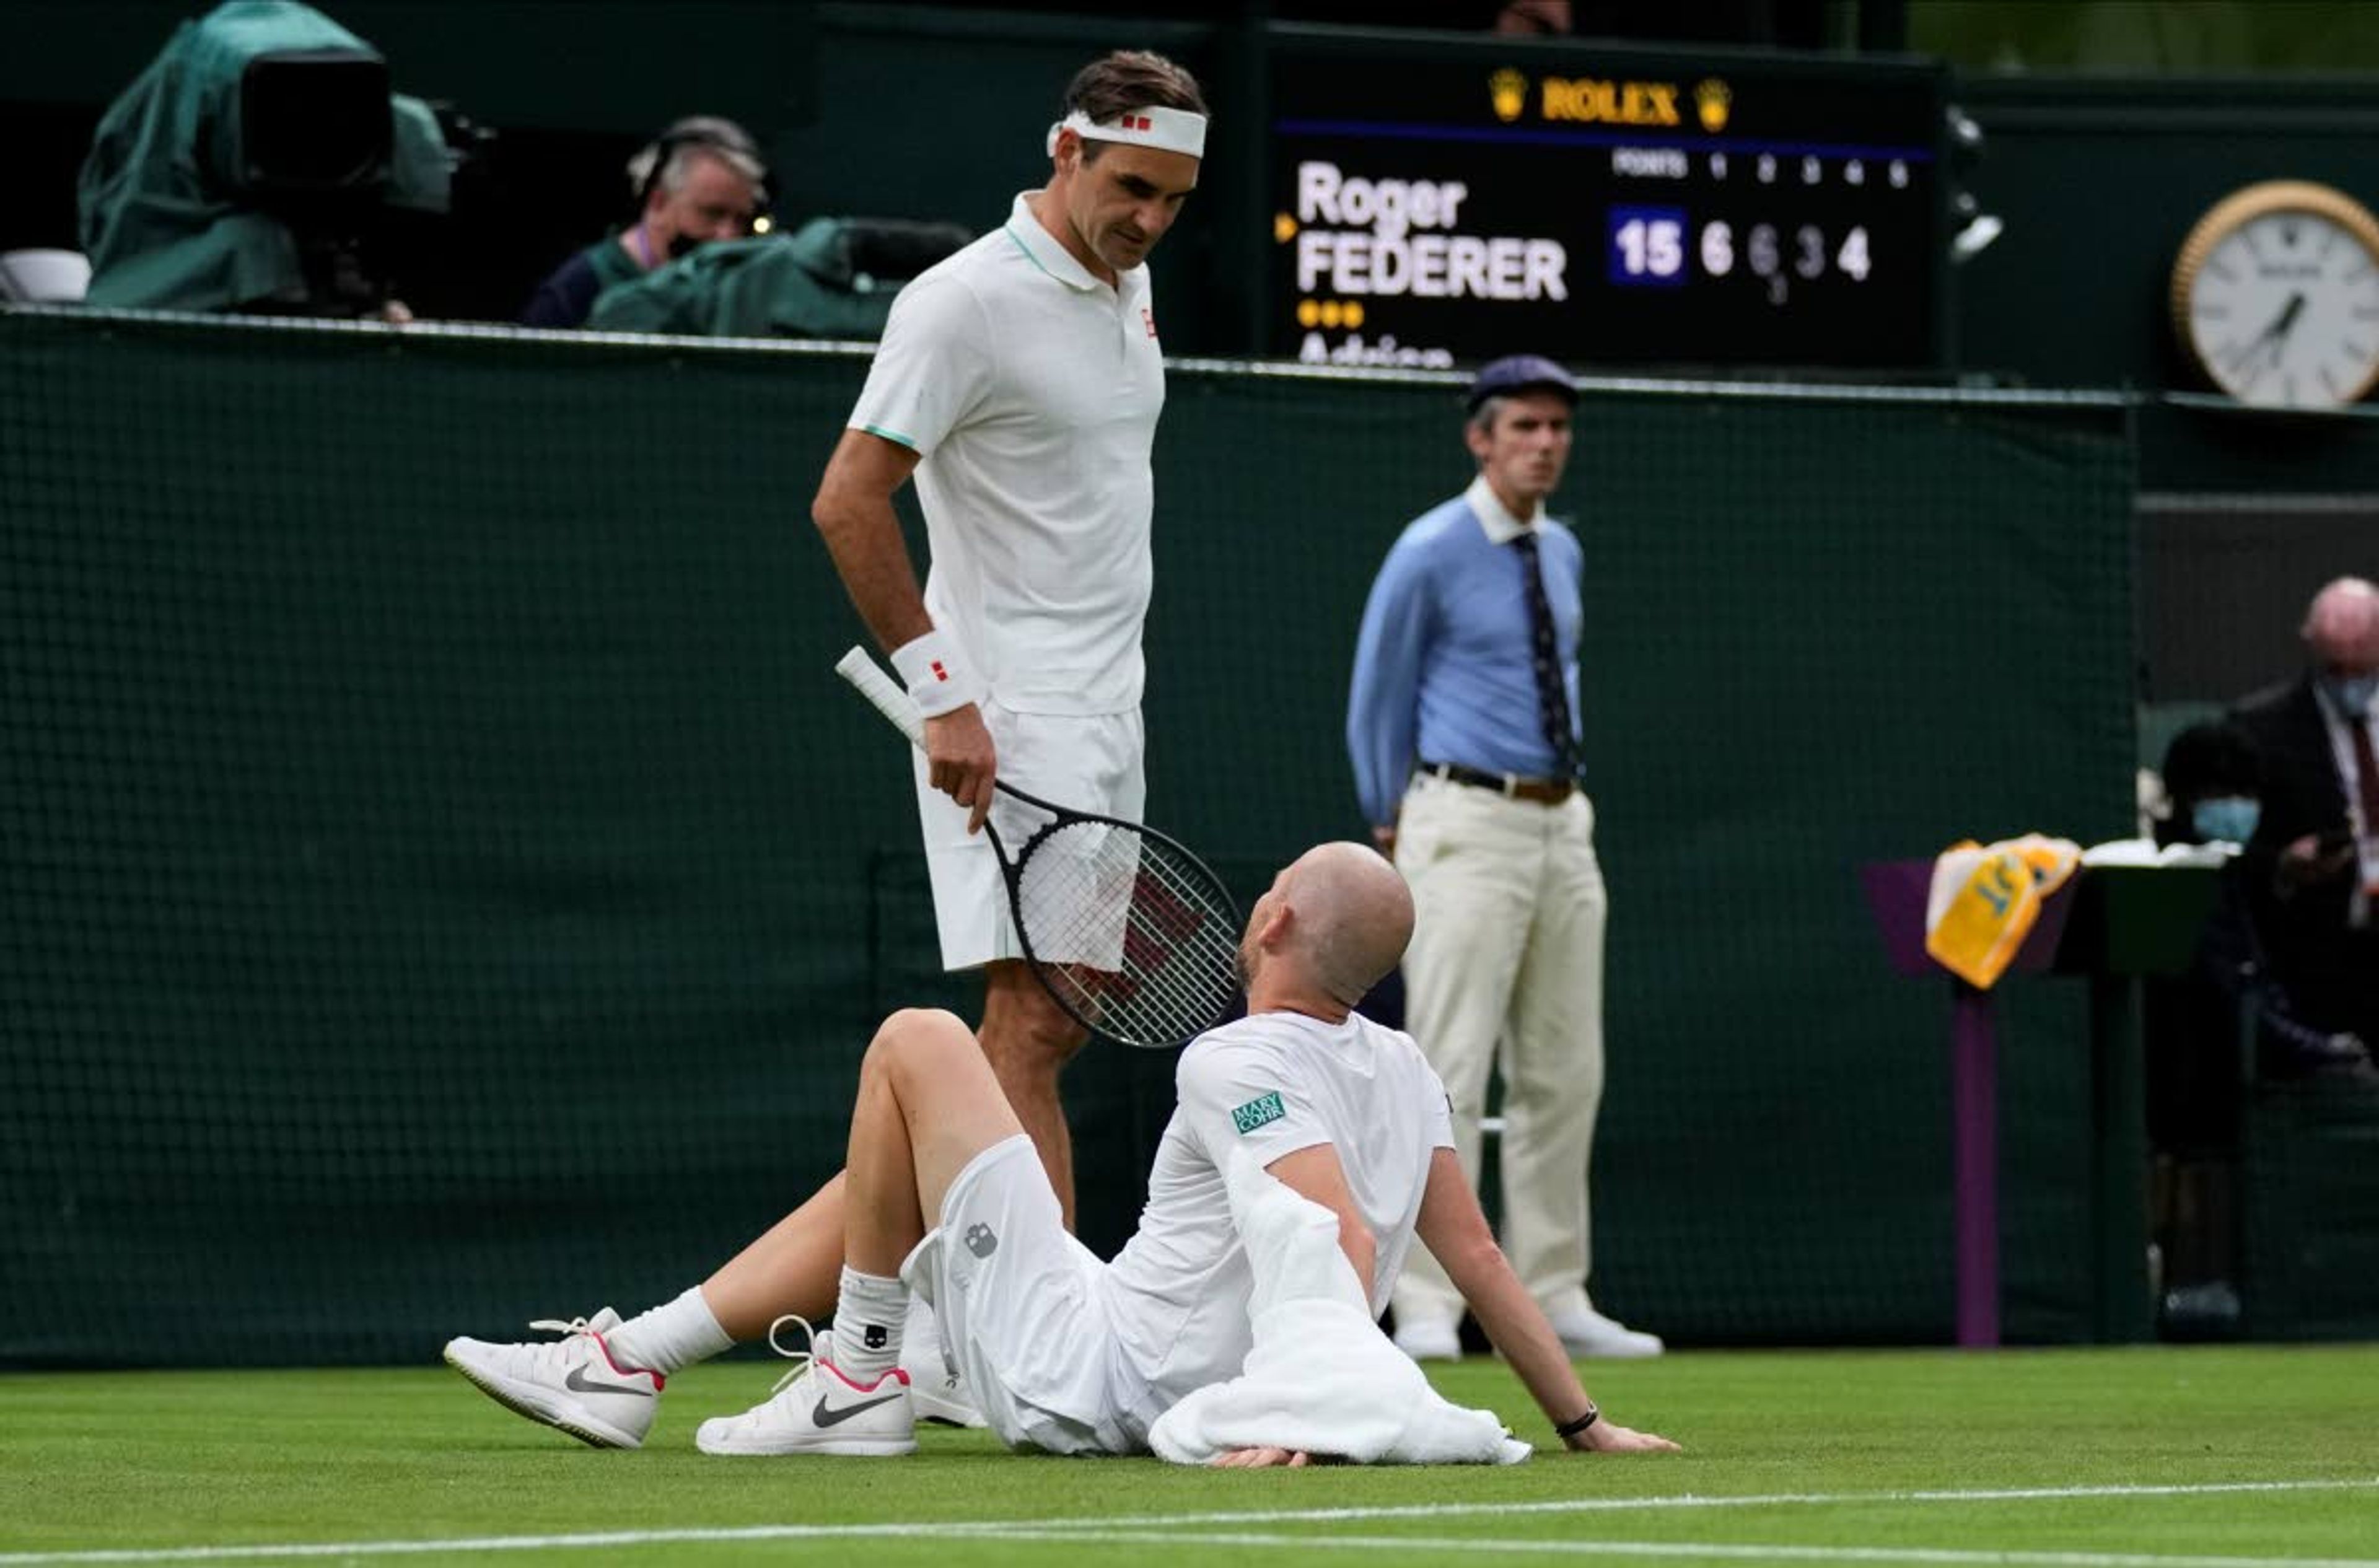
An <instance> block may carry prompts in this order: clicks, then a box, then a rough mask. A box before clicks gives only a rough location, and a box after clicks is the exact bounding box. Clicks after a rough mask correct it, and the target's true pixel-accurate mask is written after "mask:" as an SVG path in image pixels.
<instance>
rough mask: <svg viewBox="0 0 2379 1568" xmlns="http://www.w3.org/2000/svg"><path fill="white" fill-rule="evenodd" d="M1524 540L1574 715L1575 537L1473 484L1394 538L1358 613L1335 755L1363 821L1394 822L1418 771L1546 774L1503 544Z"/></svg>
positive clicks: (1512, 559) (1523, 617) (1510, 560)
mask: <svg viewBox="0 0 2379 1568" xmlns="http://www.w3.org/2000/svg"><path fill="white" fill-rule="evenodd" d="M1530 529H1533V530H1534V532H1535V533H1536V536H1537V555H1538V561H1539V566H1540V571H1541V572H1542V573H1543V574H1544V583H1545V597H1546V598H1547V599H1548V600H1549V601H1550V602H1551V604H1552V612H1553V642H1554V645H1555V647H1556V648H1557V649H1558V651H1559V653H1560V655H1561V667H1562V681H1563V684H1564V686H1565V687H1566V688H1567V689H1568V692H1569V710H1570V712H1571V714H1573V715H1576V713H1577V712H1578V702H1577V645H1578V634H1579V631H1580V627H1581V624H1582V622H1583V620H1584V611H1583V609H1582V606H1581V600H1580V597H1579V585H1580V583H1581V580H1582V576H1583V573H1584V570H1585V552H1584V551H1583V550H1581V549H1579V548H1578V542H1577V536H1576V535H1575V534H1573V533H1571V532H1570V531H1569V530H1568V529H1567V528H1565V527H1564V526H1563V525H1560V524H1558V523H1555V522H1552V520H1551V519H1549V518H1547V517H1545V515H1544V513H1543V512H1542V511H1541V510H1540V511H1539V513H1538V514H1537V515H1536V517H1534V518H1532V519H1530V520H1528V521H1527V522H1522V521H1520V520H1519V519H1516V518H1515V517H1513V516H1512V514H1511V513H1509V512H1507V511H1505V510H1504V508H1503V505H1502V503H1500V502H1499V501H1496V499H1495V493H1494V491H1492V490H1491V489H1490V488H1488V486H1487V483H1486V481H1485V480H1484V479H1480V480H1478V481H1476V482H1474V483H1473V484H1472V485H1471V487H1470V488H1469V489H1468V490H1467V491H1465V492H1464V493H1463V494H1462V495H1460V496H1457V497H1455V499H1454V500H1452V501H1447V502H1446V503H1445V504H1444V505H1443V506H1440V507H1437V508H1435V509H1434V510H1432V511H1430V512H1427V513H1422V514H1421V515H1420V516H1419V517H1418V518H1416V519H1414V520H1413V522H1412V523H1411V524H1410V525H1408V526H1407V527H1406V529H1405V531H1404V532H1403V534H1401V535H1399V536H1398V537H1397V539H1396V542H1395V545H1394V546H1393V547H1392V548H1391V549H1389V551H1388V558H1387V560H1386V561H1384V562H1383V563H1382V565H1381V567H1380V575H1379V577H1378V580H1377V581H1375V582H1373V583H1372V585H1371V598H1370V599H1369V601H1367V602H1366V603H1365V605H1364V606H1363V629H1362V631H1361V633H1359V636H1358V637H1357V639H1356V643H1355V679H1354V684H1353V687H1352V689H1351V690H1350V691H1349V692H1348V694H1347V697H1346V750H1347V752H1348V754H1350V755H1351V756H1352V757H1353V758H1354V763H1355V790H1356V793H1357V795H1358V797H1359V799H1360V800H1361V802H1362V806H1363V814H1364V815H1365V816H1366V817H1367V818H1368V819H1369V820H1370V821H1371V822H1372V823H1374V824H1376V825H1379V826H1386V825H1387V824H1389V823H1392V822H1394V821H1395V817H1396V803H1397V802H1398V801H1399V800H1400V799H1401V798H1402V797H1403V794H1404V789H1405V780H1406V779H1407V778H1408V777H1409V776H1410V774H1411V772H1412V769H1413V766H1414V764H1415V763H1417V762H1432V763H1437V762H1450V763H1455V764H1459V765H1461V766H1466V767H1476V768H1480V769H1483V770H1485V771H1487V772H1489V773H1513V774H1519V775H1521V776H1523V777H1526V778H1550V777H1552V775H1553V774H1554V773H1556V772H1557V771H1558V770H1559V766H1560V765H1559V764H1558V763H1557V762H1556V761H1555V760H1554V757H1553V749H1552V742H1549V741H1547V740H1546V739H1545V733H1544V729H1543V726H1542V724H1541V723H1540V720H1539V718H1538V709H1537V677H1536V669H1535V664H1534V661H1533V657H1532V650H1531V646H1530V642H1531V639H1530V635H1529V628H1528V597H1527V593H1526V590H1525V587H1524V585H1523V584H1522V583H1521V581H1520V572H1521V565H1520V552H1519V551H1517V550H1516V549H1512V547H1511V541H1512V540H1513V539H1514V538H1516V537H1518V536H1519V535H1520V534H1521V533H1522V532H1524V531H1528V530H1530ZM1573 723H1575V719H1573Z"/></svg>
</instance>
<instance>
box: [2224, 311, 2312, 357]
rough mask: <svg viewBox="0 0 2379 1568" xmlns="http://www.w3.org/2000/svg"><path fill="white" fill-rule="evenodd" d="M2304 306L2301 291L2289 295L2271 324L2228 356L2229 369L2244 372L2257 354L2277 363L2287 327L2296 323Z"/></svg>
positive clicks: (2286, 336)
mask: <svg viewBox="0 0 2379 1568" xmlns="http://www.w3.org/2000/svg"><path fill="white" fill-rule="evenodd" d="M2304 306H2305V296H2304V295H2303V293H2302V292H2301V291H2300V292H2298V293H2295V294H2291V295H2289V296H2288V303H2287V304H2286V305H2283V306H2281V307H2280V313H2279V314H2278V315H2276V316H2275V317H2273V318H2272V324H2271V325H2270V326H2268V327H2265V328H2264V330H2263V331H2262V332H2257V333H2256V334H2255V335H2254V336H2253V337H2252V338H2250V339H2248V340H2247V341H2246V342H2245V343H2244V344H2240V346H2239V350H2238V352H2237V353H2235V354H2233V355H2232V356H2230V368H2231V370H2232V371H2233V372H2234V373H2242V372H2244V371H2245V370H2246V368H2247V367H2248V365H2249V364H2250V363H2251V362H2252V361H2253V360H2254V359H2256V358H2257V357H2258V356H2261V357H2263V358H2264V359H2266V360H2268V361H2269V362H2270V363H2272V364H2277V363H2279V356H2280V350H2281V348H2282V347H2283V345H2284V344H2285V342H2286V340H2287V338H2288V332H2289V329H2291V328H2293V327H2294V326H2295V325H2296V324H2297V318H2298V317H2300V316H2301V315H2303V314H2304Z"/></svg>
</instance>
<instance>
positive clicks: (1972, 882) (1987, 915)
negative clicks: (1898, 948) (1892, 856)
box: [1925, 833, 2082, 990]
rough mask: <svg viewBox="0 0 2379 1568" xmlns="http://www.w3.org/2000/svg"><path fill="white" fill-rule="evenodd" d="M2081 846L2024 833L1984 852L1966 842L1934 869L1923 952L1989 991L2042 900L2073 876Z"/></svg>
mask: <svg viewBox="0 0 2379 1568" xmlns="http://www.w3.org/2000/svg"><path fill="white" fill-rule="evenodd" d="M2081 862H2082V847H2081V846H2080V845H2079V844H2076V843H2074V842H2072V841H2071V839H2067V838H2046V837H2043V836H2042V835H2040V834H2037V833H2027V834H2025V835H2024V836H2023V838H2005V839H2001V840H2000V841H1999V842H1998V843H1996V844H1992V845H1989V846H1987V847H1986V846H1984V845H1981V844H1977V843H1975V842H1974V840H1973V839H1971V838H1967V839H1963V840H1961V841H1960V842H1958V843H1955V844H1952V845H1950V847H1949V848H1948V849H1946V850H1942V851H1941V853H1940V856H1939V857H1938V859H1936V860H1935V861H1934V862H1933V887H1932V890H1931V893H1930V896H1929V897H1928V898H1927V899H1926V910H1925V950H1926V952H1927V953H1930V954H1931V955H1933V959H1934V961H1935V962H1936V963H1938V964H1939V965H1940V966H1941V967H1942V968H1944V969H1946V970H1948V971H1950V973H1952V974H1954V975H1956V976H1957V977H1958V978H1959V979H1961V980H1963V981H1964V982H1965V983H1967V984H1969V985H1973V986H1974V987H1976V988H1978V989H1981V990H1988V989H1989V988H1990V987H1991V985H1992V984H1993V983H1995V982H1996V981H1997V980H1998V979H1999V976H2000V975H2002V974H2004V973H2006V972H2007V967H2008V965H2009V964H2010V963H2011V962H2012V961H2013V960H2014V959H2015V955H2016V952H2017V950H2018V949H2020V948H2021V947H2023V939H2024V938H2025V937H2026V936H2028V935H2031V934H2032V927H2033V923H2035V921H2037V920H2038V919H2039V918H2040V901H2041V900H2042V899H2046V898H2047V897H2048V895H2050V894H2051V893H2054V892H2056V891H2057V890H2058V889H2059V887H2063V886H2065V879H2066V878H2067V877H2069V876H2071V875H2072V874H2073V868H2074V867H2075V866H2077V865H2079V864H2080V863H2081Z"/></svg>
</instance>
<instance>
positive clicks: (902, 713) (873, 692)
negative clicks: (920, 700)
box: [834, 644, 925, 751]
mask: <svg viewBox="0 0 2379 1568" xmlns="http://www.w3.org/2000/svg"><path fill="white" fill-rule="evenodd" d="M834 672H835V673H836V674H837V675H839V676H841V677H842V678H843V679H844V680H846V681H850V682H851V684H852V685H853V686H856V687H857V688H859V694H860V695H861V696H863V697H865V698H866V699H867V700H868V701H869V702H871V703H874V704H875V705H876V712H878V713H880V714H882V715H883V716H884V718H885V719H886V720H887V721H888V722H889V723H890V724H891V726H892V728H893V729H895V730H899V731H900V733H901V734H903V735H906V736H908V737H909V739H910V740H911V741H912V742H915V743H916V746H917V748H918V749H919V750H920V751H923V750H924V745H925V716H924V714H922V713H920V712H918V711H917V705H916V703H915V701H913V700H912V698H911V697H910V695H909V694H908V693H906V692H904V691H902V690H901V689H900V687H899V686H898V685H897V684H895V683H894V682H893V680H892V677H890V676H889V675H887V674H885V673H884V669H883V667H882V666H880V665H878V664H877V663H876V661H875V660H874V659H873V658H870V657H868V654H867V650H866V649H865V648H863V647H860V646H859V645H856V644H853V645H852V646H851V651H850V652H849V653H847V654H845V655H843V656H842V657H840V658H839V659H837V660H835V664H834Z"/></svg>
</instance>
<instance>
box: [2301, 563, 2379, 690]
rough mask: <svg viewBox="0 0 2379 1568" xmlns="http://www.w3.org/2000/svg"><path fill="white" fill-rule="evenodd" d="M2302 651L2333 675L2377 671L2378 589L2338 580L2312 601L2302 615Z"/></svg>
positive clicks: (2358, 581) (2354, 579) (2360, 582)
mask: <svg viewBox="0 0 2379 1568" xmlns="http://www.w3.org/2000/svg"><path fill="white" fill-rule="evenodd" d="M2304 640H2305V648H2306V650H2307V651H2308V652H2310V653H2311V654H2312V656H2313V662H2314V663H2315V664H2318V665H2321V666H2323V667H2324V668H2325V669H2326V670H2327V671H2328V672H2329V673H2331V674H2333V675H2362V674H2368V673H2369V672H2371V671H2372V670H2374V669H2379V587H2373V585H2371V584H2370V583H2369V582H2367V581H2365V580H2364V579H2362V578H2361V577H2340V578H2339V579H2337V581H2336V582H2334V583H2331V584H2329V585H2327V586H2325V587H2324V588H2323V589H2322V590H2321V592H2319V593H2317V594H2315V595H2314V596H2313V607H2312V608H2311V609H2308V610H2306V611H2305V623H2304Z"/></svg>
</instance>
